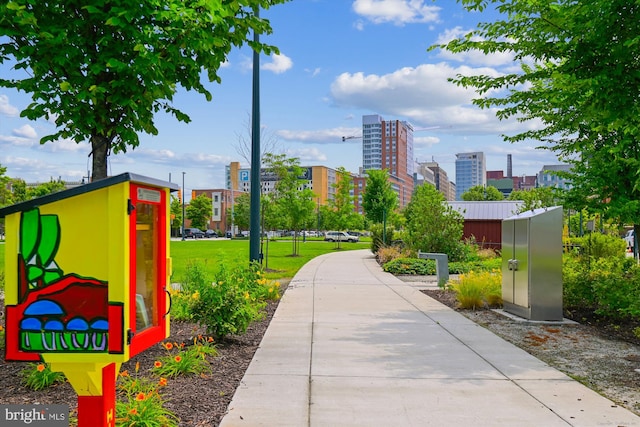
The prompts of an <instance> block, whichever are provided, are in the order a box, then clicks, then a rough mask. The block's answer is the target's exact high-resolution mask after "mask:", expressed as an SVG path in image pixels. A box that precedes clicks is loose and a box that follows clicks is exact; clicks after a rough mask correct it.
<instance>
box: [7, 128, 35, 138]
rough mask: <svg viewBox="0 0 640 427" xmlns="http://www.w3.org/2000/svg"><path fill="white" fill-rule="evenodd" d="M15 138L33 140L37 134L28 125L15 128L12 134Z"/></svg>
mask: <svg viewBox="0 0 640 427" xmlns="http://www.w3.org/2000/svg"><path fill="white" fill-rule="evenodd" d="M12 133H13V134H14V135H15V136H17V137H20V138H28V139H35V138H37V137H38V133H37V132H36V130H35V129H34V128H33V127H32V126H30V125H23V126H21V127H19V128H16V129H14V130H13V132H12Z"/></svg>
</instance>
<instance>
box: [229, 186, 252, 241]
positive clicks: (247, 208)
mask: <svg viewBox="0 0 640 427" xmlns="http://www.w3.org/2000/svg"><path fill="white" fill-rule="evenodd" d="M231 213H232V212H231V208H229V212H228V215H227V218H229V220H231V219H233V225H234V226H235V227H238V229H239V230H248V229H249V220H250V215H251V195H250V194H249V193H242V194H240V195H239V196H238V197H236V198H235V200H234V202H233V215H231ZM228 225H229V228H230V229H231V222H229V224H228ZM231 232H232V233H235V230H232V231H231Z"/></svg>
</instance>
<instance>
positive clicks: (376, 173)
mask: <svg viewBox="0 0 640 427" xmlns="http://www.w3.org/2000/svg"><path fill="white" fill-rule="evenodd" d="M367 175H368V177H367V185H366V187H365V189H364V194H363V195H362V208H363V209H364V214H365V216H366V218H367V219H368V220H369V221H371V222H373V223H378V224H379V223H382V222H383V221H384V220H385V219H388V217H389V216H390V215H391V214H392V213H393V212H394V211H395V210H396V208H397V207H398V196H397V194H396V193H395V191H393V188H391V183H390V182H389V171H388V170H386V169H383V170H377V169H372V170H368V171H367Z"/></svg>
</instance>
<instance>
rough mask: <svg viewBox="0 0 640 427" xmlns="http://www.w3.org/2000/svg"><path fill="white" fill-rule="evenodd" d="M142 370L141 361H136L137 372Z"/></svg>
mask: <svg viewBox="0 0 640 427" xmlns="http://www.w3.org/2000/svg"><path fill="white" fill-rule="evenodd" d="M139 370H140V362H136V372H138V371H139Z"/></svg>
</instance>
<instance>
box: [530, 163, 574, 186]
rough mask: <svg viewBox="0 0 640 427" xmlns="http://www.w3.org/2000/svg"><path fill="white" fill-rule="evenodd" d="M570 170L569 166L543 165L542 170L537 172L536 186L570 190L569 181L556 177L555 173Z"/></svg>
mask: <svg viewBox="0 0 640 427" xmlns="http://www.w3.org/2000/svg"><path fill="white" fill-rule="evenodd" d="M570 170H571V165H565V164H559V165H544V166H543V167H542V170H541V171H540V172H538V186H540V187H555V188H560V189H562V190H569V189H571V181H570V180H569V179H567V178H564V177H561V176H558V174H557V172H569V171H570Z"/></svg>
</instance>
